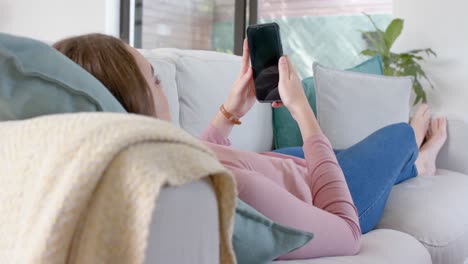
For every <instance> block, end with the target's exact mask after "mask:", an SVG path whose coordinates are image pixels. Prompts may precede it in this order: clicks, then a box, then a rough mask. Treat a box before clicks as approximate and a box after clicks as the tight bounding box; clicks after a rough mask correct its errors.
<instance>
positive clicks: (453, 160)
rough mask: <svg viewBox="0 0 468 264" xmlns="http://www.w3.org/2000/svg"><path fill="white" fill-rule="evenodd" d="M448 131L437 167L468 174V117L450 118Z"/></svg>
mask: <svg viewBox="0 0 468 264" xmlns="http://www.w3.org/2000/svg"><path fill="white" fill-rule="evenodd" d="M447 133H448V136H447V142H446V143H445V145H444V147H443V148H442V150H441V151H440V154H439V156H438V159H437V168H443V169H449V170H452V171H457V172H461V173H464V174H467V175H468V151H467V150H468V119H466V120H463V119H457V118H449V119H448V128H447ZM467 264H468V262H467Z"/></svg>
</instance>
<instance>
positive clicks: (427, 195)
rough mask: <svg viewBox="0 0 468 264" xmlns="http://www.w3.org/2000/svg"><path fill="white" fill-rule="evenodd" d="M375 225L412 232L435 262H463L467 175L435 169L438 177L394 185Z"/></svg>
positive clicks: (467, 239)
mask: <svg viewBox="0 0 468 264" xmlns="http://www.w3.org/2000/svg"><path fill="white" fill-rule="evenodd" d="M378 228H386V229H395V230H399V231H401V232H405V233H408V234H410V235H412V236H413V237H415V238H416V239H418V240H419V241H420V242H421V243H422V244H423V245H425V246H426V248H427V249H428V250H429V252H430V253H431V255H432V260H433V263H434V264H460V263H463V261H464V260H465V259H466V258H468V176H467V175H464V174H460V173H456V172H452V171H448V170H438V171H437V176H432V177H431V176H423V177H416V178H413V179H410V180H408V181H405V182H403V183H401V184H399V185H396V186H395V187H394V188H393V190H392V192H391V194H390V197H389V199H388V202H387V206H386V207H385V210H384V214H383V217H382V219H381V221H380V223H379V224H378ZM407 263H410V262H407Z"/></svg>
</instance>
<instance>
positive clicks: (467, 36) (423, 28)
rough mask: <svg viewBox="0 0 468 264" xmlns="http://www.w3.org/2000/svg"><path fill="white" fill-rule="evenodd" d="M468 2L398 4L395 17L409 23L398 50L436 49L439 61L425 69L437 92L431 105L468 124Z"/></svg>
mask: <svg viewBox="0 0 468 264" xmlns="http://www.w3.org/2000/svg"><path fill="white" fill-rule="evenodd" d="M467 10H468V1H466V0H444V1H442V0H394V15H395V16H396V17H401V18H404V19H405V28H404V29H403V34H402V36H401V37H400V39H399V40H398V41H397V43H396V44H395V49H396V50H408V49H415V48H428V47H430V48H432V49H433V50H434V51H435V52H436V53H437V54H438V57H437V58H434V59H430V60H429V61H428V63H427V64H426V65H424V69H425V70H426V73H427V74H428V75H429V76H430V77H431V79H433V81H434V83H435V86H436V89H435V90H430V91H429V93H428V95H429V98H428V100H429V104H430V105H431V106H432V107H433V108H434V109H435V111H436V112H441V113H444V114H448V115H450V116H457V117H461V118H463V119H466V120H468V31H467V26H468V16H467V15H466V12H467Z"/></svg>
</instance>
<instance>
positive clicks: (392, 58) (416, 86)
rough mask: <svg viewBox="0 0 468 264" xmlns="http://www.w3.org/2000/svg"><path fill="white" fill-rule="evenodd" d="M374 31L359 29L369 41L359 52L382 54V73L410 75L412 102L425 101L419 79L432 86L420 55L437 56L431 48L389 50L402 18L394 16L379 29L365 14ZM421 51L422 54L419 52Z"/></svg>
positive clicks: (396, 36)
mask: <svg viewBox="0 0 468 264" xmlns="http://www.w3.org/2000/svg"><path fill="white" fill-rule="evenodd" d="M365 15H366V16H367V17H368V18H369V20H370V22H371V23H372V25H373V26H374V28H375V31H361V33H362V34H363V35H364V37H365V38H366V39H367V40H368V41H369V42H370V44H371V45H370V47H369V48H368V49H365V50H363V51H361V54H363V55H366V56H375V55H380V56H382V60H383V64H384V65H383V68H384V75H387V76H412V77H413V91H414V93H415V94H416V98H415V100H414V104H417V103H419V102H420V101H422V102H424V103H425V102H427V97H426V92H425V91H424V89H423V86H422V85H421V82H420V81H421V80H422V79H425V80H427V82H428V83H429V85H430V87H431V88H433V87H434V85H433V84H432V82H431V80H430V79H429V78H428V77H427V75H426V73H425V72H424V70H423V69H422V67H421V65H420V64H419V62H421V61H423V60H424V58H423V56H422V55H424V54H426V56H428V57H429V56H431V55H433V56H437V54H436V53H435V52H434V51H433V50H432V49H415V50H410V51H408V52H404V53H395V52H392V51H391V48H392V46H393V43H395V40H396V39H397V38H398V37H399V36H400V34H401V32H402V30H403V23H404V22H403V20H402V19H399V18H395V19H393V20H392V22H391V23H390V25H388V27H387V28H386V29H385V31H382V30H381V29H379V28H378V27H377V25H376V23H375V21H374V20H373V19H372V17H371V16H370V15H367V14H365ZM421 53H422V54H421Z"/></svg>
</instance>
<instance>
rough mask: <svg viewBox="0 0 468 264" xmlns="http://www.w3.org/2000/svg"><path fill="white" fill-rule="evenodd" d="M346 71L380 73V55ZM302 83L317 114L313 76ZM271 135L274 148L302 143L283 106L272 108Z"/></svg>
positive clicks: (292, 121) (295, 124)
mask: <svg viewBox="0 0 468 264" xmlns="http://www.w3.org/2000/svg"><path fill="white" fill-rule="evenodd" d="M348 71H353V72H363V73H369V74H378V75H382V74H383V63H382V57H380V56H375V57H372V58H371V59H369V60H367V61H364V62H363V63H361V64H359V65H357V66H355V67H353V68H351V69H349V70H348ZM302 85H303V86H304V92H305V95H306V96H307V100H308V101H309V105H310V106H311V108H312V110H313V111H314V113H315V115H317V105H316V102H315V101H316V96H315V84H314V77H307V78H305V79H304V80H302ZM273 135H274V140H275V149H279V148H286V147H298V146H302V144H303V142H302V136H301V131H300V130H299V126H298V125H297V123H296V121H295V120H294V118H293V117H292V116H291V114H290V113H289V111H288V109H287V108H286V107H285V106H283V107H280V108H276V109H275V108H273Z"/></svg>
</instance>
